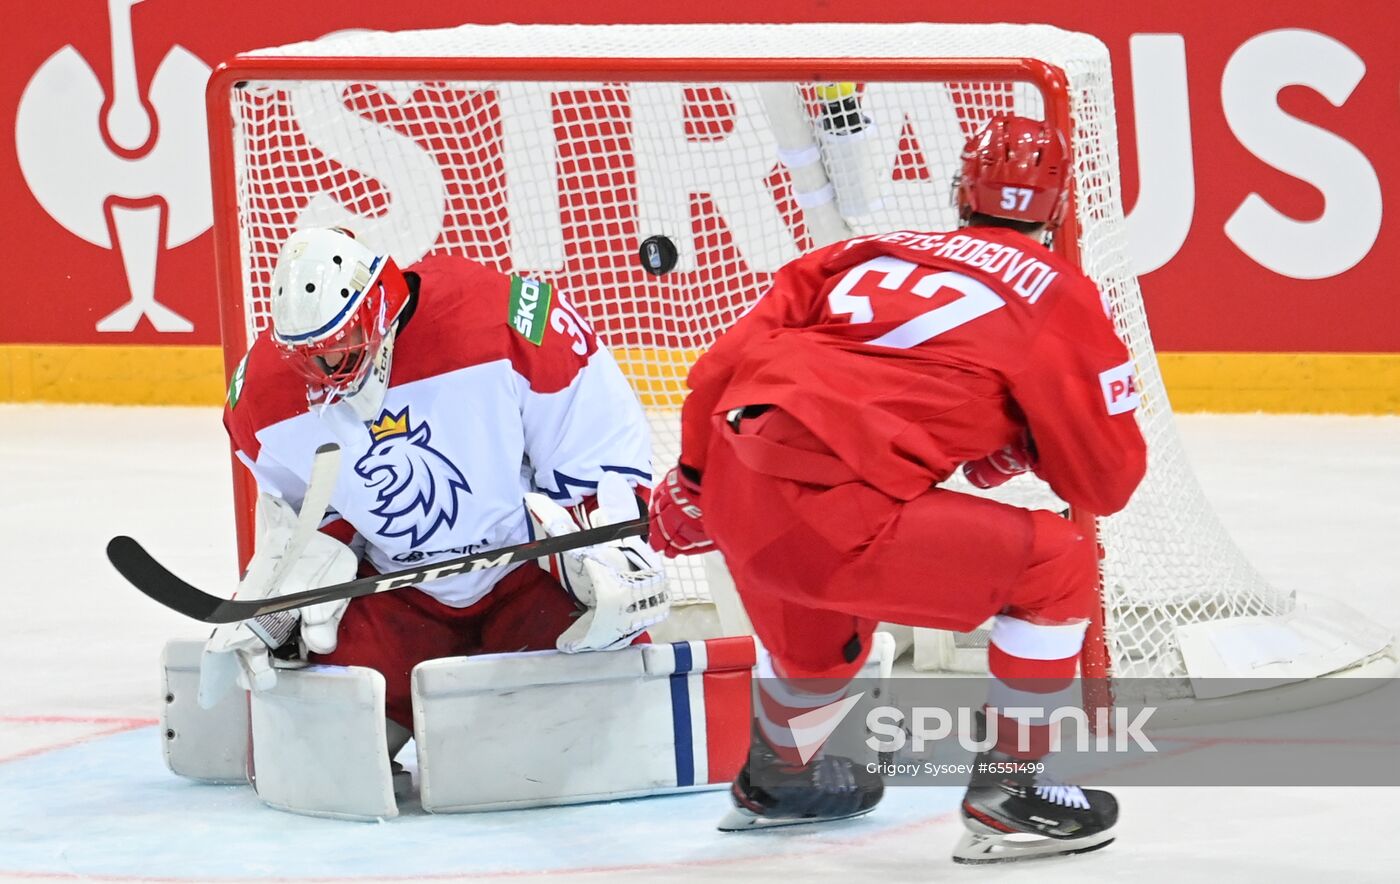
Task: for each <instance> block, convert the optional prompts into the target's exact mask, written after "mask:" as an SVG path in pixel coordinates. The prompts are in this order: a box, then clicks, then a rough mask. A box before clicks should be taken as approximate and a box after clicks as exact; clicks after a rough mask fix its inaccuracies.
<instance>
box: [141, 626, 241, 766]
mask: <svg viewBox="0 0 1400 884" xmlns="http://www.w3.org/2000/svg"><path fill="white" fill-rule="evenodd" d="M203 653H204V640H203V639H193V640H191V639H172V640H171V641H168V642H166V644H165V649H164V650H163V651H162V652H161V655H160V665H161V687H162V688H163V690H164V694H165V704H164V705H163V706H162V707H161V715H160V732H161V740H162V741H163V743H164V747H163V748H164V754H165V764H166V767H169V768H170V770H171V772H172V773H175V774H178V775H179V776H182V777H189V778H190V779H192V780H200V781H202V782H206V783H246V782H248V694H247V692H246V691H230V692H228V693H226V694H225V695H224V697H223V698H222V699H221V700H220V701H219V702H218V703H216V704H215V705H214V706H213V708H210V709H205V708H204V707H202V706H200V705H199V702H198V694H199V662H200V658H201V656H202V655H203Z"/></svg>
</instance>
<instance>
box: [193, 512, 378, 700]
mask: <svg viewBox="0 0 1400 884" xmlns="http://www.w3.org/2000/svg"><path fill="white" fill-rule="evenodd" d="M258 522H259V530H258V548H257V552H256V553H255V554H254V555H253V560H252V561H251V562H249V563H248V573H247V575H246V576H245V577H244V578H243V582H242V583H240V584H239V585H238V593H237V597H238V598H241V599H248V600H255V599H264V598H267V597H268V596H272V595H291V594H292V593H294V592H302V591H304V590H308V589H317V588H319V587H322V586H330V585H331V584H335V583H343V582H345V581H347V580H353V579H354V578H355V573H356V571H357V569H358V567H359V561H358V557H357V556H356V555H355V553H354V552H353V551H352V550H351V549H350V547H348V546H346V545H345V544H343V543H341V542H340V541H338V540H336V539H335V538H334V537H331V536H330V535H327V534H322V533H321V532H319V531H316V532H314V533H312V535H311V537H310V539H309V540H308V541H307V543H306V545H305V547H303V548H302V549H301V550H289V549H288V548H287V547H288V545H289V544H290V543H291V541H292V536H293V534H294V533H295V530H296V522H297V514H296V512H295V511H294V510H293V509H292V507H291V505H290V504H288V503H287V502H286V501H284V500H282V499H281V498H279V497H273V496H272V495H270V494H260V495H259V496H258ZM288 553H291V554H292V555H293V556H295V559H294V560H293V561H291V562H290V563H289V564H287V565H282V564H281V563H282V559H283V558H284V557H285V556H286V555H287V554H288ZM279 572H281V573H280V575H279ZM347 604H349V600H348V599H340V600H338V601H334V602H325V603H323V604H319V605H309V606H307V607H305V608H301V609H299V613H300V620H301V641H302V644H304V645H305V646H306V649H307V650H308V651H312V652H314V653H318V654H328V653H330V652H331V651H334V650H335V646H336V632H337V631H338V630H339V628H340V618H341V615H342V614H344V613H345V606H346V605H347ZM272 650H273V649H272V648H270V647H268V644H267V642H266V641H264V640H263V639H262V638H259V637H258V635H257V633H255V632H254V631H253V627H252V626H251V625H250V623H249V622H248V621H244V622H241V623H225V624H223V625H221V626H220V627H219V628H217V629H215V630H214V634H213V635H211V636H210V637H209V640H208V641H207V642H206V643H205V645H204V655H203V657H202V658H201V659H200V665H199V704H200V705H201V706H203V707H204V708H206V709H209V708H212V707H213V706H214V705H215V704H216V703H218V702H219V700H220V699H221V698H222V697H223V696H224V694H226V693H227V692H228V691H229V689H231V688H232V687H233V686H234V685H235V684H237V685H238V686H239V687H242V688H244V689H245V690H251V691H265V690H268V689H269V688H271V687H273V686H274V685H276V684H277V671H276V670H275V669H273V665H272Z"/></svg>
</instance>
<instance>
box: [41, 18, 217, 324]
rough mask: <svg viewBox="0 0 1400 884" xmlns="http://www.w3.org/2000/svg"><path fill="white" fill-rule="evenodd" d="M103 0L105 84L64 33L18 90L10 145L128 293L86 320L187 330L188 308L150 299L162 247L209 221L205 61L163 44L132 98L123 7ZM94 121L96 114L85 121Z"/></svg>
mask: <svg viewBox="0 0 1400 884" xmlns="http://www.w3.org/2000/svg"><path fill="white" fill-rule="evenodd" d="M139 2H141V0H108V3H107V8H108V13H109V21H110V22H111V38H112V84H113V85H112V95H111V103H110V105H109V106H108V107H107V112H106V114H105V115H104V114H102V108H103V105H104V104H106V103H107V102H106V98H107V96H106V95H105V94H104V90H103V87H102V84H101V82H100V81H99V80H98V78H97V75H96V74H95V73H94V72H93V69H92V67H91V66H90V65H89V64H88V63H87V61H86V60H85V59H84V58H83V57H82V55H80V54H79V53H78V50H77V49H75V48H74V47H73V46H72V45H71V44H69V45H66V46H64V47H63V48H62V49H59V50H58V51H57V52H55V53H54V54H53V55H51V56H49V57H48V58H47V59H46V60H45V61H44V63H43V64H42V65H40V66H39V69H38V70H37V71H35V72H34V76H33V77H31V78H30V80H29V83H28V84H27V85H26V86H25V88H24V92H23V94H22V95H21V96H20V100H19V108H18V111H17V114H16V118H15V153H16V155H17V156H18V159H19V167H20V171H21V173H22V174H23V175H24V179H25V181H26V182H27V183H28V185H29V189H30V191H31V192H32V193H33V194H34V198H35V200H36V201H37V202H38V203H39V205H40V206H42V207H43V209H44V211H45V212H47V213H48V214H49V215H50V216H51V217H52V218H53V219H54V220H55V221H57V222H58V223H59V224H61V225H62V226H63V227H64V228H65V229H67V230H68V231H69V232H70V233H72V234H73V235H74V236H77V237H79V238H80V239H83V240H85V241H87V242H89V243H92V244H93V245H95V246H98V247H100V248H104V249H112V248H115V249H117V250H118V251H119V253H120V254H121V259H122V267H123V269H124V271H125V275H126V287H127V293H128V297H129V300H128V301H127V303H126V304H123V305H122V306H121V307H120V308H118V309H117V310H116V311H114V312H112V313H110V314H108V315H107V316H105V317H103V318H102V319H100V320H99V321H98V322H97V330H98V331H100V332H129V331H132V330H133V329H135V328H136V325H137V323H139V322H140V320H141V317H142V316H145V317H147V318H149V319H150V321H151V324H152V325H153V326H154V327H155V328H156V330H157V331H161V332H188V331H192V330H193V329H194V326H193V324H191V323H190V321H189V320H188V319H186V318H185V317H183V316H181V315H179V314H178V313H176V312H175V311H173V310H171V309H170V308H169V307H166V306H164V305H162V304H160V303H158V302H157V301H156V296H155V282H156V264H157V261H158V259H159V256H160V252H161V250H162V249H170V248H174V247H176V246H180V245H184V244H185V243H187V242H189V241H190V240H192V239H194V238H195V237H197V236H199V235H200V234H202V233H203V232H204V231H206V230H208V229H209V226H210V224H211V223H212V220H213V209H212V205H211V201H210V195H209V165H208V163H209V148H208V137H207V135H206V130H205V122H204V83H205V81H206V80H208V78H209V66H208V65H206V64H205V63H204V62H203V61H201V60H200V59H199V58H197V57H196V56H195V55H193V54H192V53H191V52H190V51H189V50H187V49H185V48H184V47H183V46H178V45H177V46H173V47H172V48H171V49H170V51H169V52H167V53H166V55H165V57H164V58H163V59H162V60H161V63H160V65H159V67H157V69H156V72H155V76H154V77H152V79H151V84H150V91H149V93H148V95H147V96H146V100H145V101H143V100H142V96H141V95H140V94H139V92H140V90H139V87H138V84H137V79H136V55H135V49H134V48H133V46H132V39H131V7H132V6H134V5H136V4H137V3H139ZM94 121H96V122H97V125H93V123H94Z"/></svg>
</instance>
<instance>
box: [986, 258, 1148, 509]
mask: <svg viewBox="0 0 1400 884" xmlns="http://www.w3.org/2000/svg"><path fill="white" fill-rule="evenodd" d="M1084 287H1085V289H1086V290H1081V291H1076V292H1074V293H1073V294H1074V295H1075V296H1072V297H1065V298H1062V299H1061V300H1060V302H1059V303H1058V304H1057V305H1056V307H1055V312H1054V314H1052V315H1051V316H1050V317H1048V318H1047V321H1046V323H1045V325H1044V326H1043V327H1042V329H1041V331H1040V333H1039V334H1038V335H1037V336H1036V339H1035V342H1034V343H1033V344H1032V347H1031V351H1030V352H1029V353H1028V354H1027V357H1026V360H1025V362H1024V363H1023V366H1024V368H1022V369H1021V371H1020V372H1019V373H1017V374H1016V375H1014V376H1012V377H1011V378H1010V384H1011V393H1012V396H1013V398H1014V399H1015V400H1016V402H1017V404H1018V405H1020V406H1021V409H1022V411H1023V412H1024V413H1025V416H1026V422H1027V424H1028V426H1029V427H1030V431H1031V438H1032V439H1033V440H1034V443H1035V447H1036V454H1037V459H1038V462H1037V465H1036V468H1035V471H1036V474H1037V475H1038V476H1040V478H1042V479H1044V480H1045V481H1046V482H1048V483H1049V484H1050V487H1051V488H1052V489H1054V491H1055V493H1056V494H1058V495H1059V496H1060V497H1062V498H1064V499H1065V500H1066V501H1067V502H1069V504H1070V505H1071V506H1076V507H1081V508H1083V509H1086V510H1088V511H1090V512H1092V513H1094V514H1095V515H1101V516H1103V515H1109V514H1110V513H1115V512H1117V511H1118V510H1120V509H1122V508H1123V507H1124V506H1126V505H1127V503H1128V499H1129V497H1131V496H1132V493H1133V491H1134V489H1136V488H1137V485H1138V482H1140V481H1141V480H1142V476H1143V473H1144V472H1145V471H1146V468H1147V445H1146V443H1145V442H1144V441H1143V438H1142V432H1141V431H1140V430H1139V429H1138V425H1137V420H1136V418H1135V417H1134V412H1135V411H1136V408H1137V405H1138V392H1137V378H1136V373H1135V371H1134V369H1133V363H1132V358H1131V356H1129V354H1128V348H1127V347H1125V346H1123V343H1122V342H1121V341H1120V340H1118V336H1117V335H1116V334H1115V333H1114V331H1113V323H1112V321H1111V320H1109V318H1108V317H1107V316H1106V315H1105V314H1104V313H1103V310H1102V308H1101V307H1100V306H1099V304H1100V301H1099V297H1098V292H1097V291H1095V290H1093V288H1092V283H1089V282H1088V281H1087V280H1086V281H1085V282H1084ZM1066 294H1067V295H1069V294H1070V293H1068V292H1067V293H1066Z"/></svg>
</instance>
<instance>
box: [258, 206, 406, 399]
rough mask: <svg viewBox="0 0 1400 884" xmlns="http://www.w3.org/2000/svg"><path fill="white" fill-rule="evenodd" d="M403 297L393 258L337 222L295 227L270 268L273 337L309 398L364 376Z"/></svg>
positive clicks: (338, 393)
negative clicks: (328, 225) (335, 225)
mask: <svg viewBox="0 0 1400 884" xmlns="http://www.w3.org/2000/svg"><path fill="white" fill-rule="evenodd" d="M407 302H408V283H407V281H406V280H405V279H404V276H403V274H402V273H401V272H399V268H398V267H397V265H395V264H394V261H393V259H392V258H390V257H389V256H387V255H380V254H376V253H375V252H374V251H373V250H372V249H369V248H367V247H366V246H364V245H362V244H361V243H359V242H357V241H356V240H355V238H354V236H353V235H351V234H350V233H349V231H346V230H342V229H340V228H328V229H311V230H300V231H297V232H296V233H294V234H292V235H291V237H289V238H288V239H287V242H286V245H284V246H283V247H282V253H281V254H280V255H279V256H278V258H277V266H276V267H275V268H274V269H273V272H272V340H273V343H274V344H276V345H277V349H278V351H280V352H281V354H282V356H283V358H285V359H286V360H287V361H288V362H290V363H291V364H292V365H293V366H294V367H295V368H296V369H297V370H298V371H299V372H300V373H301V375H302V376H303V377H304V378H305V379H306V381H307V385H308V387H309V388H310V389H311V391H312V393H313V397H314V398H320V397H321V396H326V397H327V401H333V400H335V399H343V398H346V397H348V396H353V395H354V394H355V393H356V392H358V391H359V389H360V387H361V386H362V385H363V384H364V381H365V378H366V377H367V376H368V374H369V370H370V365H371V363H372V361H373V359H374V356H375V354H376V353H377V352H378V350H379V347H380V345H381V344H382V343H383V342H384V338H385V336H386V335H387V334H388V332H389V329H390V328H391V327H392V325H393V323H394V320H395V319H397V318H398V315H399V312H400V311H402V310H403V308H404V305H405V304H406V303H407Z"/></svg>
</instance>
